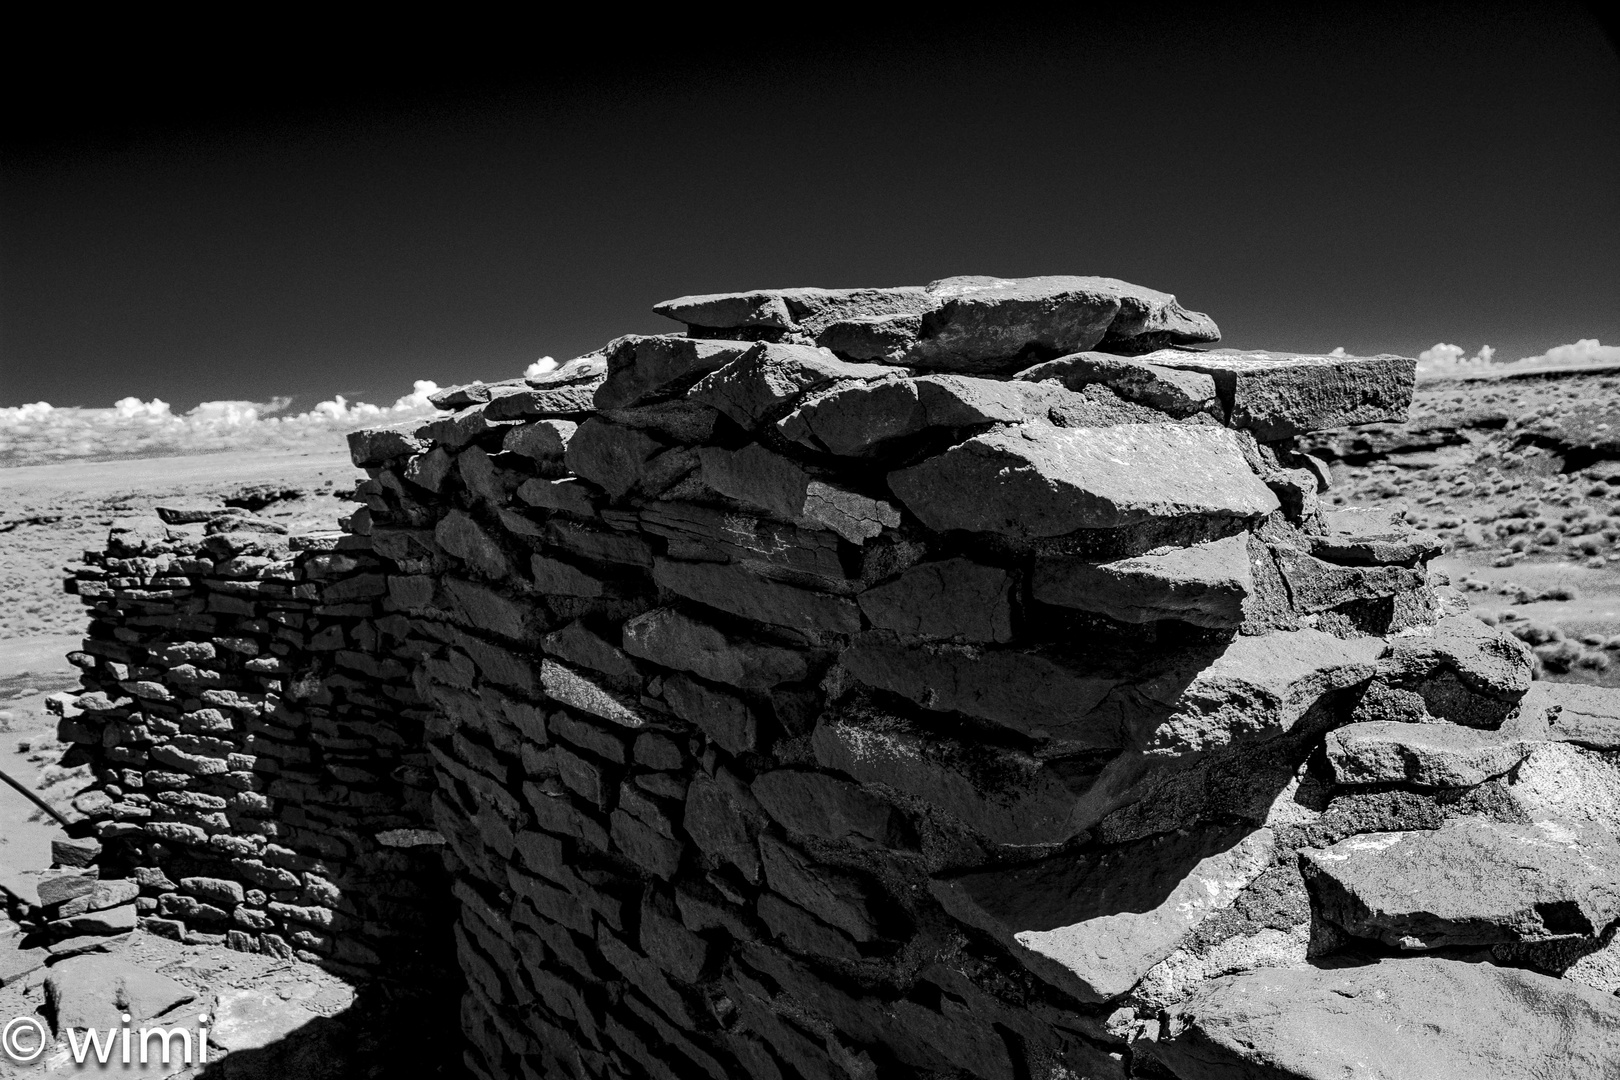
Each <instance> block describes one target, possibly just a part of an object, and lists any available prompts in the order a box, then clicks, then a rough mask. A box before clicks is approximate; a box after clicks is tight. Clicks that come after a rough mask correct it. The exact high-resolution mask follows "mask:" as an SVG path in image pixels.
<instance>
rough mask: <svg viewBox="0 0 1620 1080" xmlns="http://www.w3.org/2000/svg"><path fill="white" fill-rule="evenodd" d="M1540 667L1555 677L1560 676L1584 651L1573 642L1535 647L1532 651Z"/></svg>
mask: <svg viewBox="0 0 1620 1080" xmlns="http://www.w3.org/2000/svg"><path fill="white" fill-rule="evenodd" d="M1533 651H1534V652H1535V654H1536V659H1537V660H1539V661H1541V666H1542V667H1544V668H1546V669H1547V670H1548V671H1551V672H1553V673H1554V674H1556V675H1562V674H1565V673H1566V672H1568V671H1569V669H1570V668H1571V667H1573V666H1574V664H1575V662H1576V661H1577V660H1579V659H1580V658H1581V656H1582V655H1583V654H1584V653H1585V650H1584V649H1582V648H1581V647H1580V645H1578V644H1577V643H1575V642H1573V641H1551V642H1548V643H1547V644H1545V645H1537V646H1536V647H1535V649H1534V650H1533Z"/></svg>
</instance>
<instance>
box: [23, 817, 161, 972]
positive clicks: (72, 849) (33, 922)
mask: <svg viewBox="0 0 1620 1080" xmlns="http://www.w3.org/2000/svg"><path fill="white" fill-rule="evenodd" d="M101 853H102V848H101V843H100V841H98V840H96V839H94V838H93V837H72V836H68V835H67V834H62V835H60V836H58V837H56V838H54V839H53V840H52V841H51V867H50V869H49V870H45V871H42V872H38V873H27V872H19V871H16V870H12V869H6V868H0V903H3V904H4V907H5V910H4V912H3V915H4V918H0V986H4V985H6V984H7V983H9V982H12V981H14V980H16V979H18V978H21V977H22V976H24V975H27V974H28V973H29V972H31V971H34V970H37V969H38V968H40V967H43V966H44V965H45V964H47V963H49V962H50V961H51V960H53V959H57V958H61V957H67V956H75V955H78V954H79V953H84V952H99V951H102V950H103V949H104V948H106V947H107V946H108V945H109V944H110V943H112V942H113V941H114V940H116V938H117V937H118V936H119V935H123V934H128V933H129V932H130V931H132V930H134V929H135V924H136V915H135V894H136V891H137V890H136V888H135V883H134V882H133V881H128V880H102V877H101V871H100V868H99V867H97V866H96V865H95V863H96V860H97V859H98V858H99V857H100V855H101Z"/></svg>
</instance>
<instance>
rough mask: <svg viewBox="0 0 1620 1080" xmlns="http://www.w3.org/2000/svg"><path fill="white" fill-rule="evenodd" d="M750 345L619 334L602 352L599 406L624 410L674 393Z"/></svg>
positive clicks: (598, 392) (597, 405) (698, 339)
mask: <svg viewBox="0 0 1620 1080" xmlns="http://www.w3.org/2000/svg"><path fill="white" fill-rule="evenodd" d="M748 349H749V345H748V344H747V343H745V342H737V341H706V340H703V339H701V338H688V337H676V336H674V335H665V336H658V337H637V336H634V335H632V336H630V337H626V338H620V339H619V340H618V341H615V342H614V343H613V344H611V345H609V346H608V347H607V348H606V349H605V350H603V351H604V353H605V354H606V357H607V378H606V379H605V380H603V382H602V385H601V386H599V387H598V388H597V390H596V396H595V404H596V407H597V408H598V409H624V408H629V407H630V406H632V405H640V404H643V403H644V402H646V401H650V400H652V399H654V398H657V397H669V396H673V395H674V394H676V393H678V392H679V391H682V390H685V389H687V388H688V387H690V386H691V385H692V384H693V383H695V382H697V381H698V380H699V379H701V378H702V377H703V376H705V375H707V374H708V373H709V372H711V371H716V370H718V369H720V368H722V367H725V366H726V365H727V364H729V363H731V362H732V361H733V360H735V359H737V357H739V356H741V355H742V354H743V353H745V352H747V351H748Z"/></svg>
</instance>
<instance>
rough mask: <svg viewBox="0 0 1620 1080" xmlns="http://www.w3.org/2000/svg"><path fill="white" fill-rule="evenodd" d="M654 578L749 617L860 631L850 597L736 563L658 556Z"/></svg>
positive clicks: (801, 627)
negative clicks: (762, 574) (768, 575)
mask: <svg viewBox="0 0 1620 1080" xmlns="http://www.w3.org/2000/svg"><path fill="white" fill-rule="evenodd" d="M653 580H654V581H656V582H657V583H658V584H659V585H661V586H663V587H664V588H666V589H668V590H670V591H671V592H673V593H677V594H679V595H681V596H685V597H688V598H690V599H693V600H696V601H697V602H698V603H700V604H706V605H708V606H709V607H712V608H715V609H717V610H720V611H725V612H729V613H731V614H733V615H740V616H742V617H743V618H745V619H754V620H756V621H758V622H762V623H769V624H772V625H775V626H787V627H792V628H794V629H797V630H824V631H829V632H833V633H840V634H853V633H857V632H859V631H860V629H861V613H860V609H859V608H858V607H857V606H856V604H855V602H854V601H853V600H851V599H849V598H848V597H845V596H834V595H832V594H831V593H823V592H816V591H815V590H813V589H802V588H800V587H799V586H797V585H788V584H785V583H783V582H780V581H771V580H769V579H768V578H763V577H760V576H759V575H757V574H754V573H752V572H751V571H749V570H747V569H745V568H743V567H741V566H738V565H736V564H734V563H712V562H680V561H677V560H675V559H665V558H656V559H654V560H653Z"/></svg>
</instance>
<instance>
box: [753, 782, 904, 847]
mask: <svg viewBox="0 0 1620 1080" xmlns="http://www.w3.org/2000/svg"><path fill="white" fill-rule="evenodd" d="M753 792H754V797H755V798H756V799H758V800H759V802H760V805H762V806H763V807H765V809H766V811H768V812H769V813H770V815H771V817H773V818H775V819H776V820H777V822H779V823H780V824H781V825H782V827H783V828H785V829H787V830H788V831H789V832H792V833H797V834H798V835H800V836H810V837H814V838H816V839H817V840H828V841H834V842H848V843H854V844H857V845H859V846H862V847H879V848H897V847H904V846H907V836H908V829H907V828H906V823H905V819H904V818H902V817H901V816H900V814H899V812H898V811H897V810H895V808H894V806H892V805H891V804H890V803H888V802H887V801H885V800H884V799H881V798H879V797H878V796H876V795H873V794H871V793H870V792H868V791H866V790H865V789H864V788H862V787H861V786H860V785H859V784H852V783H850V782H849V781H848V780H842V779H839V778H838V777H836V776H828V775H827V774H826V773H818V772H804V771H801V770H797V769H777V770H774V771H772V772H767V773H764V774H762V775H761V776H760V777H759V778H758V779H757V780H755V781H754V784H753Z"/></svg>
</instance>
